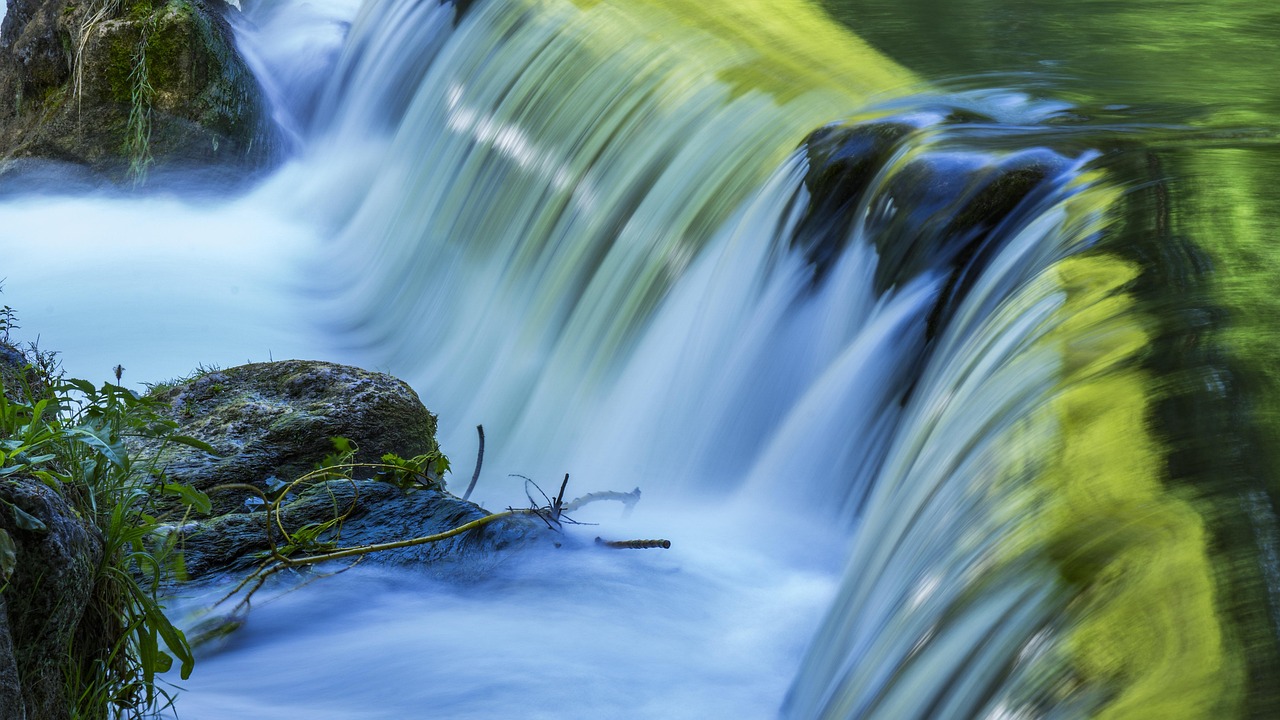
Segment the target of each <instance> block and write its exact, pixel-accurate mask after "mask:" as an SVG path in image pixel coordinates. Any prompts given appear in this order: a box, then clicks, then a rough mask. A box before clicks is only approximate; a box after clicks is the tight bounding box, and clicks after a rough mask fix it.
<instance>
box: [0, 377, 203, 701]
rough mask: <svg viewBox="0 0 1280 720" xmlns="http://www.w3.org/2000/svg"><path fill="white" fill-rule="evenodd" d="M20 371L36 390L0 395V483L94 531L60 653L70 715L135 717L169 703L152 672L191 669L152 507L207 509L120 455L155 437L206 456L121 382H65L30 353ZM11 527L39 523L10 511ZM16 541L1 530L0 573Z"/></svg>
mask: <svg viewBox="0 0 1280 720" xmlns="http://www.w3.org/2000/svg"><path fill="white" fill-rule="evenodd" d="M36 358H37V363H36V364H34V365H29V366H28V368H27V370H28V371H34V372H37V373H39V374H41V375H42V383H41V388H40V390H39V391H33V390H32V388H31V387H24V388H22V389H21V391H17V390H19V389H16V388H6V390H8V391H9V392H8V395H9V396H8V397H6V394H4V393H0V482H11V483H12V482H18V481H19V480H22V481H26V482H42V483H44V484H45V485H47V486H48V487H50V488H52V489H53V490H55V491H56V492H58V493H59V494H60V495H62V496H63V497H64V498H66V500H67V501H68V502H69V503H70V504H71V505H72V507H74V508H75V509H76V510H77V511H78V513H79V514H80V515H81V516H82V517H83V518H85V519H87V520H89V521H91V522H92V523H93V524H94V525H96V526H97V527H98V529H99V530H100V531H101V535H102V538H103V550H104V552H103V559H102V562H101V564H100V565H99V567H98V568H97V571H96V575H95V579H94V588H93V593H92V598H91V600H90V604H89V607H88V608H87V610H86V613H85V618H86V620H87V621H82V622H81V623H80V631H79V632H78V633H77V635H76V636H75V638H74V640H73V642H72V644H71V646H70V647H68V648H67V657H66V664H65V668H64V670H65V672H64V675H65V678H66V682H67V685H68V694H69V697H70V698H71V699H72V702H73V704H74V708H73V711H74V714H75V716H76V717H81V718H94V719H97V718H115V717H142V716H147V715H150V714H153V713H154V712H156V711H158V710H159V709H161V708H163V707H166V706H167V705H169V704H170V703H171V702H172V699H173V698H172V696H171V695H170V694H169V693H168V692H167V691H166V690H164V689H163V688H162V687H160V686H159V682H158V674H159V673H163V672H166V671H168V670H169V669H170V668H171V666H172V665H173V663H174V660H175V659H176V660H177V661H178V662H179V663H180V665H181V675H182V677H183V678H186V677H187V676H188V675H189V674H190V672H191V667H192V664H193V658H192V655H191V648H190V645H189V644H188V642H187V640H186V638H185V637H184V635H183V634H182V632H181V631H179V630H178V629H177V628H175V627H174V626H173V624H172V623H171V622H170V621H169V619H168V618H167V617H166V616H165V613H164V605H163V603H162V601H161V598H160V595H159V590H160V586H161V583H162V581H163V580H164V579H165V578H166V577H167V576H168V575H169V574H171V573H181V562H180V554H179V553H178V552H177V550H178V548H177V547H176V542H177V538H176V536H164V535H161V534H159V533H157V532H156V531H157V530H158V529H159V527H160V520H159V519H158V518H157V517H156V516H155V515H154V514H153V512H154V511H153V508H154V506H155V505H154V501H155V500H156V499H157V498H158V497H160V496H164V495H168V496H173V497H176V498H178V499H179V500H180V501H181V503H182V504H183V505H184V506H185V507H187V508H188V512H190V511H191V510H197V511H205V512H207V511H208V509H209V501H208V498H207V497H205V496H204V495H203V493H200V492H199V491H197V490H195V489H193V488H190V487H187V486H184V485H181V484H178V483H171V482H168V481H166V479H165V477H164V474H163V472H161V471H160V469H159V468H156V467H153V466H152V465H151V464H150V463H147V462H140V461H138V460H137V459H136V458H134V457H133V456H131V454H130V453H129V452H128V451H127V449H126V446H125V441H126V439H127V438H129V437H131V436H137V437H150V438H162V439H166V440H168V441H171V442H178V443H184V444H187V445H190V446H193V447H197V448H199V449H201V450H205V451H212V448H210V447H208V446H207V445H206V444H205V443H202V442H200V441H198V440H195V439H194V438H189V437H184V436H181V435H178V434H176V433H175V432H174V431H175V429H176V424H175V423H173V422H172V421H170V420H167V419H164V418H162V417H161V416H160V415H159V414H158V413H157V412H156V408H155V406H154V404H153V401H151V400H149V399H147V398H145V397H141V396H139V395H138V394H137V393H135V392H133V391H132V390H129V389H127V388H124V387H122V386H120V385H113V384H110V383H104V384H103V385H102V386H100V387H99V386H95V385H94V384H93V383H90V382H87V381H84V380H74V379H65V378H62V377H61V376H60V375H59V374H58V373H57V372H56V366H55V365H54V364H53V360H52V356H51V355H48V354H43V355H41V354H39V353H36ZM0 512H10V513H13V518H14V521H15V524H16V525H17V526H18V527H24V528H31V527H34V525H33V523H39V522H40V521H39V520H37V519H36V518H34V517H31V516H29V515H27V514H26V513H25V512H23V511H22V510H20V509H19V508H17V507H16V506H13V505H9V504H8V503H5V506H3V507H0ZM20 560H21V558H19V557H17V555H16V549H15V546H14V543H13V542H12V538H10V537H8V535H7V533H5V532H4V531H3V530H0V570H2V571H3V574H4V576H5V577H6V578H7V577H8V575H9V574H10V573H11V572H12V571H13V568H14V567H15V565H16V563H17V562H19V561H20Z"/></svg>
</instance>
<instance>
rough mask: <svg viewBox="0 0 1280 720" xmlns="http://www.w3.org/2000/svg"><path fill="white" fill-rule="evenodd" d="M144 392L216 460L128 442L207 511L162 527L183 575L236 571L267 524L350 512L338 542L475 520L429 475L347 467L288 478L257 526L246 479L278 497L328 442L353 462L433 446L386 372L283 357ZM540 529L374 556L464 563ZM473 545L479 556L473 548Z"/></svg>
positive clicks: (518, 522) (411, 396)
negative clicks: (206, 503) (349, 474)
mask: <svg viewBox="0 0 1280 720" xmlns="http://www.w3.org/2000/svg"><path fill="white" fill-rule="evenodd" d="M152 397H153V398H155V399H156V400H158V401H160V402H161V403H162V404H163V412H164V413H165V414H166V415H167V416H168V417H169V418H171V419H173V420H175V421H176V422H178V423H179V427H178V429H177V432H178V433H179V434H181V435H186V436H190V437H193V438H196V439H198V440H200V441H202V442H205V443H208V444H209V445H211V446H213V448H214V449H216V450H217V451H218V454H219V457H214V456H211V455H208V454H206V453H204V452H202V451H200V450H198V449H194V448H192V447H189V446H186V445H179V444H173V443H170V444H163V445H162V444H160V443H158V442H155V441H147V442H139V443H137V444H136V445H135V446H134V449H135V451H136V452H137V453H138V454H139V456H140V457H142V458H144V459H145V460H146V461H147V462H148V463H149V464H153V465H154V467H156V468H157V469H158V470H161V471H163V473H164V475H165V477H166V478H167V479H168V480H170V481H174V482H179V483H183V484H186V485H190V486H192V487H194V488H197V489H199V490H201V491H204V492H207V493H209V494H210V497H211V500H212V503H213V507H214V510H213V513H212V515H211V516H210V517H195V518H191V519H190V521H189V522H187V523H186V524H183V525H175V526H173V527H172V531H173V532H179V533H181V534H182V548H183V555H184V563H185V568H186V572H187V574H188V577H189V578H191V579H197V578H201V577H205V576H209V575H211V574H218V573H222V572H225V571H241V570H245V569H247V568H248V567H250V566H251V565H253V564H254V563H255V562H261V557H262V556H263V554H264V553H265V552H266V551H267V549H268V548H269V544H268V536H267V533H268V530H269V529H270V532H271V533H272V536H271V537H272V541H274V542H276V543H279V542H280V541H281V534H280V529H279V525H283V527H284V529H285V530H288V531H289V532H294V531H296V530H298V529H299V528H302V527H304V526H306V525H308V524H312V523H323V522H325V521H326V520H331V519H333V518H334V517H335V515H336V514H342V513H346V512H347V511H348V510H349V511H350V512H349V514H348V515H347V517H346V518H345V519H344V521H343V522H342V525H341V532H340V538H339V537H338V536H339V533H337V532H334V533H332V534H331V537H332V538H333V539H335V540H339V541H340V542H341V544H342V545H343V546H354V545H366V544H373V543H382V542H390V541H396V540H404V539H408V538H414V537H421V536H425V535H432V534H435V533H439V532H442V531H445V530H450V529H452V528H455V527H458V526H460V525H463V524H465V523H467V522H470V521H472V520H475V519H478V518H481V517H484V516H485V515H487V513H486V512H485V511H484V510H483V509H481V508H480V507H478V506H477V505H475V504H473V503H470V502H466V501H464V500H461V499H459V498H457V497H454V496H453V495H451V494H449V493H447V492H444V491H443V490H442V489H440V488H439V487H438V485H437V484H436V483H435V482H427V483H424V485H423V487H420V488H419V487H413V486H410V487H401V486H399V485H397V484H394V483H391V482H385V481H382V480H371V479H370V478H371V477H372V476H374V475H375V474H376V472H375V471H374V470H373V469H369V468H364V469H359V468H358V469H356V470H355V471H354V472H353V476H354V478H355V479H354V480H328V481H324V482H319V483H309V484H304V485H300V486H298V487H297V488H295V489H294V490H293V491H292V492H290V493H289V494H287V495H285V496H284V499H283V501H282V509H281V513H280V523H279V525H278V524H276V523H275V521H274V520H273V521H272V524H271V525H270V526H268V524H267V515H268V513H267V512H266V509H265V507H264V506H263V505H262V504H261V500H260V498H259V496H258V495H257V493H254V492H253V491H250V490H247V489H245V488H243V487H229V488H225V489H219V486H227V485H233V486H239V485H250V486H253V487H255V488H258V489H259V490H260V491H261V492H262V493H263V494H264V495H278V494H279V493H280V492H281V491H282V484H285V483H289V482H291V481H293V480H294V479H296V478H298V477H300V476H302V475H304V474H306V473H307V472H308V471H310V470H312V469H314V468H315V467H316V464H317V463H318V462H319V461H320V460H322V459H323V458H324V457H325V456H326V455H327V454H330V453H332V452H333V451H334V447H333V443H332V439H333V438H334V437H344V438H347V439H349V440H351V441H352V442H353V443H354V444H355V445H356V446H357V447H358V448H359V452H358V453H357V454H356V455H355V457H354V458H353V460H354V461H355V462H357V463H361V462H364V463H368V462H377V461H378V460H379V459H380V458H381V457H382V455H384V454H386V453H395V454H397V455H400V456H401V457H404V458H410V457H413V456H417V455H423V454H427V453H431V452H435V451H437V449H438V448H437V445H436V441H435V431H436V418H435V416H434V415H432V414H431V413H430V412H428V411H427V409H426V408H425V407H423V405H422V403H421V401H420V400H419V399H418V396H417V394H416V393H415V392H414V391H413V389H412V388H410V387H409V386H408V385H406V384H405V383H404V382H402V381H400V380H397V379H396V378H394V377H391V376H389V375H384V374H381V373H374V372H369V371H366V370H361V369H359V368H354V367H348V366H344V365H335V364H332V363H326V362H315V361H302V360H288V361H282V362H273V363H257V364H252V365H242V366H240V367H234V368H230V369H227V370H217V371H212V372H206V373H202V374H200V375H199V376H197V377H195V378H194V379H191V380H188V381H185V382H182V383H179V384H177V385H172V386H164V387H157V388H155V389H154V390H153V392H152ZM545 534H546V527H545V526H544V525H543V524H542V523H541V522H540V521H537V520H535V519H533V518H529V517H516V518H506V519H503V520H499V521H497V522H494V523H492V524H490V525H486V526H484V527H483V528H480V529H477V530H476V531H473V532H470V533H467V534H465V535H460V536H457V537H455V538H452V539H450V540H448V541H445V542H440V543H431V544H426V545H418V546H413V547H409V548H402V549H399V550H396V551H394V552H387V553H379V554H378V555H377V557H376V559H377V560H379V561H384V562H392V563H398V564H416V565H422V566H425V567H429V568H437V569H439V568H442V567H444V566H445V565H448V566H450V568H451V569H450V570H449V572H451V573H452V572H455V571H457V569H458V568H459V564H458V563H456V562H451V561H455V560H459V559H469V560H474V559H475V558H477V557H479V556H480V555H481V554H483V553H487V552H490V551H493V550H499V549H502V548H505V547H508V546H511V545H515V544H524V543H526V542H529V541H533V540H536V539H537V538H539V537H542V536H544V535H545ZM475 551H479V552H475Z"/></svg>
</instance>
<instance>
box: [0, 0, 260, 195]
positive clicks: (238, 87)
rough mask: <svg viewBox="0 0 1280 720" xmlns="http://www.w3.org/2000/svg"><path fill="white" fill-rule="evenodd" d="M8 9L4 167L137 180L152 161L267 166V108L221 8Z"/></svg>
mask: <svg viewBox="0 0 1280 720" xmlns="http://www.w3.org/2000/svg"><path fill="white" fill-rule="evenodd" d="M13 6H17V8H18V11H17V12H15V9H14V7H13ZM13 6H11V7H10V11H9V15H8V16H7V17H6V19H5V23H4V26H3V30H2V31H0V128H2V129H0V158H9V159H13V158H22V157H38V158H47V159H51V160H57V161H63V162H68V161H69V162H77V163H81V164H83V165H87V166H89V167H91V168H94V169H95V170H97V171H99V172H101V173H103V174H105V175H107V176H109V177H111V178H113V179H115V180H123V179H126V178H128V177H132V178H134V179H135V180H136V179H138V178H140V177H143V175H144V172H145V169H146V168H147V167H148V166H150V165H151V164H152V163H154V165H155V166H156V167H158V168H170V167H179V168H180V167H188V166H190V167H206V166H210V165H214V166H217V165H226V166H232V167H238V168H244V169H252V168H257V167H263V166H265V165H266V164H267V163H268V162H269V161H270V159H271V157H272V156H273V152H274V148H275V146H276V141H277V134H276V129H275V126H274V123H273V122H272V120H271V117H270V109H269V107H268V103H267V101H266V99H265V96H264V94H263V92H262V89H261V87H260V86H259V85H258V83H257V81H256V80H255V79H254V77H253V75H252V73H251V72H250V71H249V69H248V66H247V65H246V64H245V63H244V60H243V59H242V58H241V57H240V55H239V54H238V52H237V50H236V47H235V41H234V37H233V35H232V31H231V28H230V25H229V24H228V22H227V20H226V17H225V15H226V14H227V13H232V12H235V10H234V9H233V8H231V7H229V6H227V5H226V4H225V3H222V2H221V1H220V0H165V1H161V0H155V1H154V2H152V1H143V2H134V3H121V4H119V5H116V6H114V7H113V8H112V9H110V10H107V11H101V12H99V8H101V7H102V5H101V4H100V3H99V4H94V3H90V2H82V1H81V0H71V1H70V2H68V1H67V0H46V2H44V3H34V2H31V1H30V0H14V2H13ZM108 7H111V6H108Z"/></svg>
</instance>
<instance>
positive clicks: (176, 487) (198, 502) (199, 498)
mask: <svg viewBox="0 0 1280 720" xmlns="http://www.w3.org/2000/svg"><path fill="white" fill-rule="evenodd" d="M163 490H164V493H165V494H166V495H174V496H177V498H178V500H179V501H181V502H182V504H183V505H186V506H187V507H189V508H192V509H193V510H195V511H196V512H198V513H201V514H204V515H208V514H209V513H210V512H212V511H213V503H212V502H210V500H209V496H208V495H206V494H204V493H203V492H200V491H199V490H197V489H195V488H193V487H191V486H190V485H183V484H182V483H165V485H164V487H163Z"/></svg>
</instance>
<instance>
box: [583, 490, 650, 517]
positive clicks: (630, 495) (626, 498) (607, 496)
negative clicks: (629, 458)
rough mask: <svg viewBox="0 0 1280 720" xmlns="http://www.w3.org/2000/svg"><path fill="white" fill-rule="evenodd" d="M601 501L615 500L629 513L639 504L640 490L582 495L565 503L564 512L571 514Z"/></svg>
mask: <svg viewBox="0 0 1280 720" xmlns="http://www.w3.org/2000/svg"><path fill="white" fill-rule="evenodd" d="M601 500H617V501H618V502H620V503H622V504H623V505H625V506H626V511H625V512H626V513H630V512H631V509H632V508H634V507H635V506H636V503H638V502H640V488H636V489H635V490H632V491H631V492H627V493H624V492H616V491H613V490H604V491H602V492H593V493H587V494H586V495H583V496H582V497H580V498H577V499H575V500H574V501H573V502H568V503H565V505H564V511H565V512H573V511H574V510H578V509H580V508H582V507H583V506H584V505H588V504H590V503H593V502H599V501H601Z"/></svg>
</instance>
